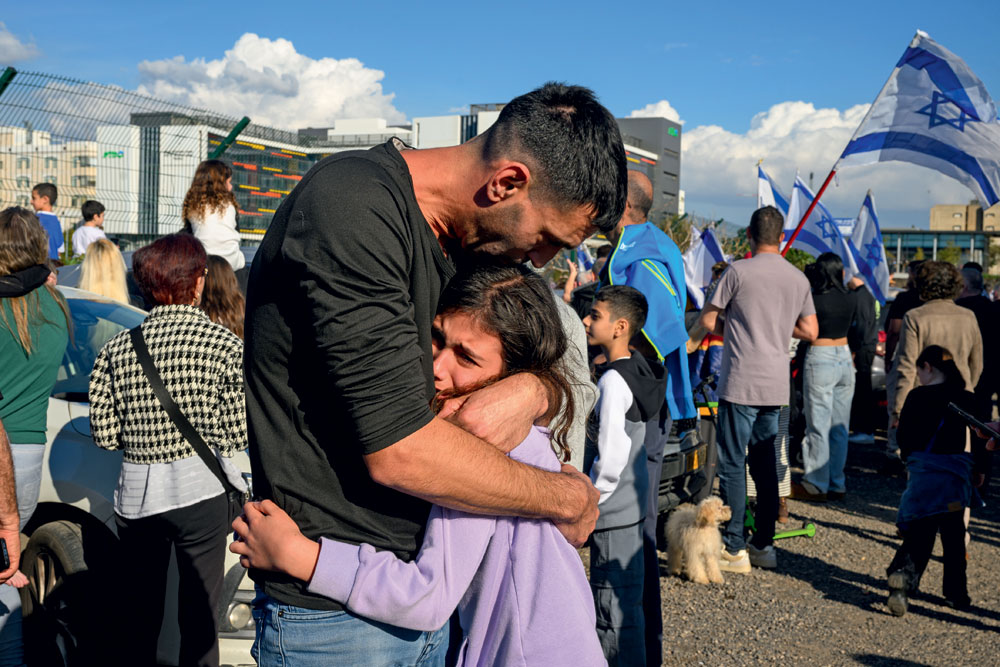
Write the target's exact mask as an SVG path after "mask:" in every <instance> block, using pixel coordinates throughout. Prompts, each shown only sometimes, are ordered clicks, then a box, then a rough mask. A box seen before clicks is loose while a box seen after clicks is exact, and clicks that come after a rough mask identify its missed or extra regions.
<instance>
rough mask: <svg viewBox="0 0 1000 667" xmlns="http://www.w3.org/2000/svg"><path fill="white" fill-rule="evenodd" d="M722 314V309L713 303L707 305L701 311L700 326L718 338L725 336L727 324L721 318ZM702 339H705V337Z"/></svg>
mask: <svg viewBox="0 0 1000 667" xmlns="http://www.w3.org/2000/svg"><path fill="white" fill-rule="evenodd" d="M721 312H722V308H719V307H718V306H715V305H712V304H711V303H706V304H705V307H704V308H703V309H702V311H701V317H699V318H698V324H699V325H700V326H701V328H702V329H704V330H705V331H706V332H711V333H713V334H715V335H716V336H722V335H724V330H725V325H726V322H725V320H724V319H723V318H721V317H719V313H721ZM702 338H704V335H703V336H702Z"/></svg>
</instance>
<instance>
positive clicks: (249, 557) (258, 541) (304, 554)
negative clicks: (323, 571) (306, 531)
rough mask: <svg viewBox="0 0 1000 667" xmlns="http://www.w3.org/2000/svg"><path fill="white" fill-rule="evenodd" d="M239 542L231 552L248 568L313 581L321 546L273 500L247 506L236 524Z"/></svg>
mask: <svg viewBox="0 0 1000 667" xmlns="http://www.w3.org/2000/svg"><path fill="white" fill-rule="evenodd" d="M233 530H235V531H236V535H237V538H236V541H235V542H233V543H232V544H230V545H229V550H230V551H232V552H233V553H234V554H237V555H238V556H239V557H240V565H242V566H243V567H246V568H250V567H253V568H256V569H259V570H271V571H273V572H283V573H285V574H288V575H290V576H292V577H295V578H296V579H299V580H301V581H309V580H310V579H312V575H313V570H314V569H315V568H316V561H317V559H318V558H319V543H318V542H314V541H313V540H310V539H309V538H308V537H306V536H305V535H303V534H302V531H300V530H299V527H298V526H297V525H296V524H295V521H293V520H292V517H290V516H288V514H287V513H286V512H285V511H284V510H283V509H281V508H280V507H278V506H277V505H275V504H274V503H273V502H271V501H270V500H262V501H260V502H256V501H252V502H249V503H247V504H246V505H244V506H243V515H242V516H238V517H236V520H235V521H233Z"/></svg>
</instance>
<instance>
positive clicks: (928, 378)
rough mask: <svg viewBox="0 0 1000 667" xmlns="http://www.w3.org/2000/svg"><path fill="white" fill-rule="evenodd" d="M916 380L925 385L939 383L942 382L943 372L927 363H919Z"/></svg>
mask: <svg viewBox="0 0 1000 667" xmlns="http://www.w3.org/2000/svg"><path fill="white" fill-rule="evenodd" d="M917 380H919V381H920V384H922V385H924V386H925V387H926V386H927V385H931V384H941V383H942V382H944V373H942V372H941V371H939V370H938V369H936V368H934V367H933V366H931V365H930V364H928V363H924V364H920V365H918V366H917Z"/></svg>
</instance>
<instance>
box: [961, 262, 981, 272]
mask: <svg viewBox="0 0 1000 667" xmlns="http://www.w3.org/2000/svg"><path fill="white" fill-rule="evenodd" d="M962 268H963V269H975V270H976V271H979V273H982V272H983V265H982V264H980V263H979V262H966V263H965V264H963V265H962Z"/></svg>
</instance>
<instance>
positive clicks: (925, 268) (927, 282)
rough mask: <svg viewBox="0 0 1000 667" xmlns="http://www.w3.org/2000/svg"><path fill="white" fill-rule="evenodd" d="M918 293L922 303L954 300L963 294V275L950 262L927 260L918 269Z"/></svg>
mask: <svg viewBox="0 0 1000 667" xmlns="http://www.w3.org/2000/svg"><path fill="white" fill-rule="evenodd" d="M916 285H917V291H918V292H919V294H920V300H921V301H932V300H934V299H954V298H955V297H957V296H958V295H959V293H961V291H962V287H964V282H963V281H962V274H960V273H959V272H958V269H956V268H955V265H954V264H952V263H950V262H937V261H933V260H927V261H926V262H924V263H923V264H921V265H920V268H918V269H917V277H916Z"/></svg>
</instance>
